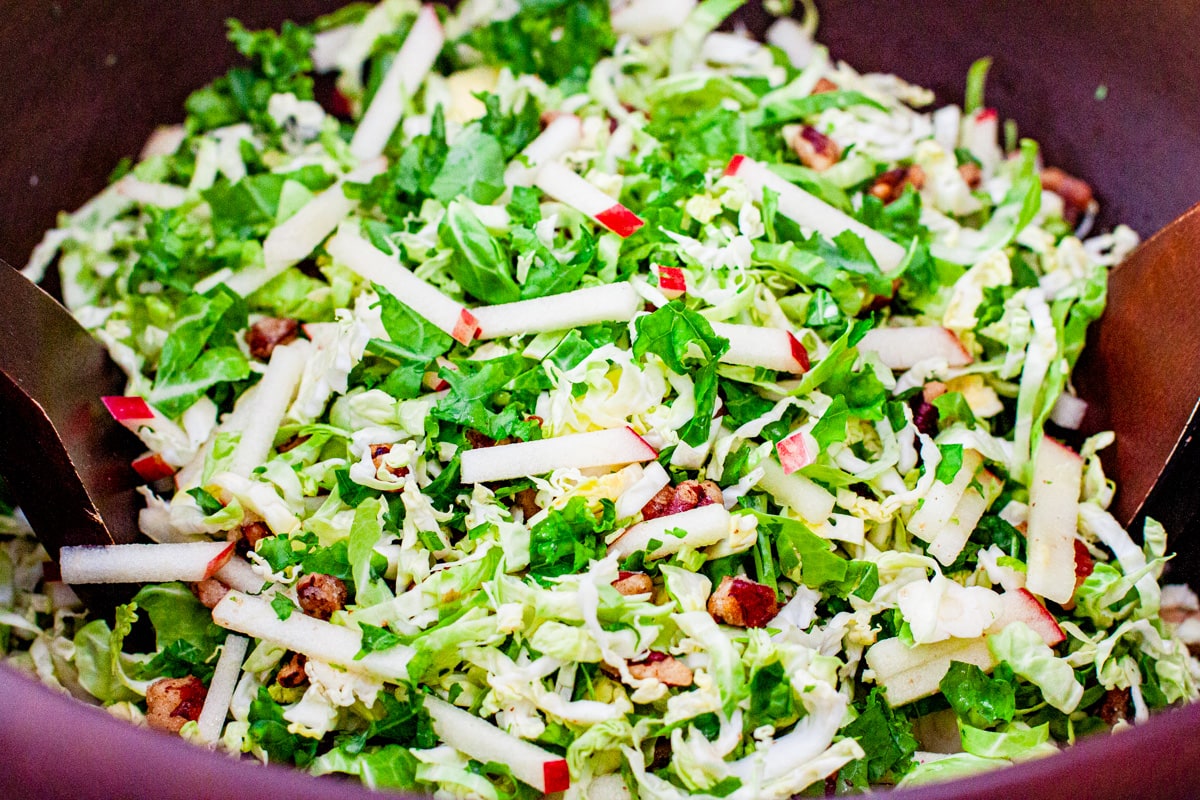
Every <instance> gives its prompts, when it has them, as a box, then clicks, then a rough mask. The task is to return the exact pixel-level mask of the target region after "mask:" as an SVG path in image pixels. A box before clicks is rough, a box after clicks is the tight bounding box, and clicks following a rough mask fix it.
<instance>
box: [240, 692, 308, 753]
mask: <svg viewBox="0 0 1200 800" xmlns="http://www.w3.org/2000/svg"><path fill="white" fill-rule="evenodd" d="M247 721H248V722H249V723H250V727H249V729H248V730H247V732H246V738H247V740H248V741H249V742H250V743H251V744H252V745H254V746H256V747H258V748H259V749H260V750H262V752H264V753H265V754H266V755H267V757H268V759H270V761H271V762H272V763H275V764H295V765H296V766H297V767H306V766H308V765H309V764H310V763H312V760H313V758H314V757H315V756H316V754H317V746H318V745H319V744H320V742H319V740H317V739H313V738H310V737H308V736H301V735H300V734H298V733H291V732H289V731H288V723H287V720H285V719H284V718H283V708H282V707H281V706H280V705H279V704H278V703H276V702H275V701H274V700H272V699H271V695H270V693H268V691H267V687H265V686H260V687H258V695H257V696H256V697H255V698H254V700H252V701H250V711H249V714H248V716H247Z"/></svg>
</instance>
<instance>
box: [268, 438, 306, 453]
mask: <svg viewBox="0 0 1200 800" xmlns="http://www.w3.org/2000/svg"><path fill="white" fill-rule="evenodd" d="M307 441H308V437H307V436H293V437H292V438H290V439H288V440H287V441H286V442H284V443H283V444H281V445H279V447H276V448H275V449H276V450H277V451H279V452H280V453H286V452H288V451H289V450H295V449H296V448H297V447H299V446H300V445H302V444H304V443H305V442H307Z"/></svg>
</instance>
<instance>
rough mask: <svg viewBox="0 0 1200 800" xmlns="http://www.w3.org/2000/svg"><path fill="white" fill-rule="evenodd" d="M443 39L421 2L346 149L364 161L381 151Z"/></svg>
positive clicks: (434, 15)
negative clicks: (410, 26)
mask: <svg viewBox="0 0 1200 800" xmlns="http://www.w3.org/2000/svg"><path fill="white" fill-rule="evenodd" d="M445 43H446V32H445V31H444V30H442V23H441V22H440V21H439V20H438V16H437V11H436V10H435V9H434V7H433V6H432V5H425V6H421V10H420V11H418V12H417V21H416V22H414V23H413V26H412V29H411V30H409V32H408V36H406V37H405V38H404V44H403V45H401V46H400V51H399V52H398V53H396V58H395V60H393V61H392V65H391V66H390V67H389V68H388V71H387V73H386V74H385V75H384V76H383V80H382V81H380V83H379V88H378V89H377V90H376V91H375V96H374V97H373V98H372V100H371V105H370V106H369V107H368V108H367V111H366V113H365V114H363V118H362V121H360V122H359V124H358V128H357V130H355V132H354V138H353V139H351V140H350V153H351V154H352V155H353V156H354V157H355V158H357V159H358V160H359V161H367V160H370V159H372V158H375V157H377V156H378V155H380V154H381V153H382V152H383V148H384V147H385V146H386V145H387V143H388V139H390V138H392V132H393V131H395V130H396V125H398V124H399V122H400V117H401V116H403V115H404V104H405V103H406V102H407V101H408V100H409V99H410V98H412V96H413V95H415V94H416V93H417V90H418V89H419V88H421V84H422V83H423V82H424V81H425V76H426V75H428V74H429V70H430V68H431V67H433V62H434V61H436V60H437V57H438V53H440V52H442V45H443V44H445Z"/></svg>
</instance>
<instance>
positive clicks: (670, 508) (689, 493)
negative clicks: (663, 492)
mask: <svg viewBox="0 0 1200 800" xmlns="http://www.w3.org/2000/svg"><path fill="white" fill-rule="evenodd" d="M724 501H725V497H724V495H722V494H721V487H720V486H717V485H716V484H715V483H713V482H712V481H693V480H686V481H684V482H683V483H681V484H679V485H678V486H676V487H675V496H674V497H672V498H671V502H670V503H668V504H667V513H668V514H678V513H679V512H681V511H691V510H692V509H693V508H699V507H700V506H707V505H712V504H713V503H722V502H724Z"/></svg>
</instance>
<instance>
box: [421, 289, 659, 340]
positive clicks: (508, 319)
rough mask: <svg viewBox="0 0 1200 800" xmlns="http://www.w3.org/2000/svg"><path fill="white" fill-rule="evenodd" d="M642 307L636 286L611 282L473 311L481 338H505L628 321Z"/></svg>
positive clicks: (481, 307) (482, 307) (483, 307)
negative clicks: (598, 323) (600, 323)
mask: <svg viewBox="0 0 1200 800" xmlns="http://www.w3.org/2000/svg"><path fill="white" fill-rule="evenodd" d="M418 308H419V306H418ZM641 308H642V299H641V297H639V296H638V293H637V291H636V290H635V289H634V288H633V287H632V286H630V285H629V284H628V283H610V284H606V285H604V286H591V287H588V288H586V289H576V290H575V291H573V292H563V293H562V294H555V295H551V296H549V297H537V298H534V299H533V300H518V301H517V302H515V303H501V304H500V305H494V306H480V307H479V308H476V309H474V310H473V314H474V317H475V319H476V320H477V321H478V324H479V338H481V339H502V338H504V337H506V336H519V335H523V334H527V333H548V332H550V331H562V330H567V329H568V328H578V327H580V326H583V325H593V324H595V323H597V322H628V321H629V320H631V319H633V317H634V315H635V314H637V312H638V311H640V310H641ZM430 321H431V322H432V321H433V320H430ZM434 324H437V323H434Z"/></svg>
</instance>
